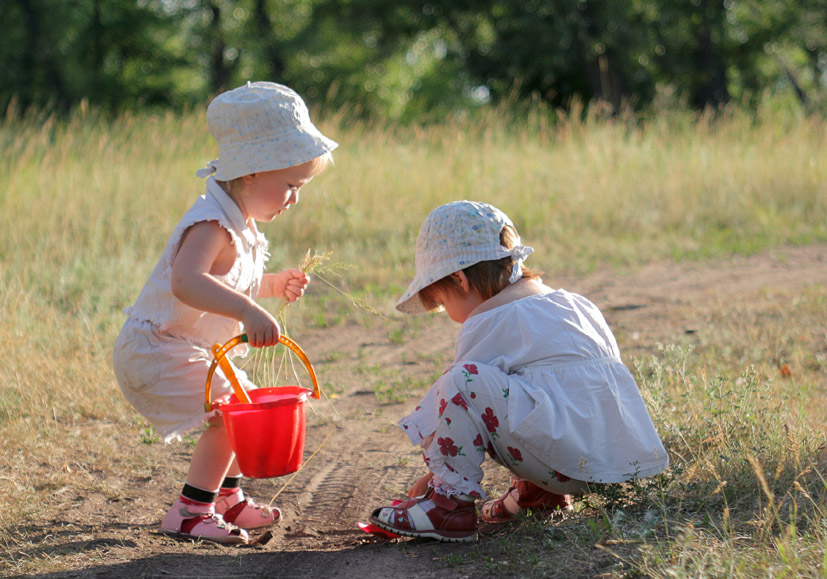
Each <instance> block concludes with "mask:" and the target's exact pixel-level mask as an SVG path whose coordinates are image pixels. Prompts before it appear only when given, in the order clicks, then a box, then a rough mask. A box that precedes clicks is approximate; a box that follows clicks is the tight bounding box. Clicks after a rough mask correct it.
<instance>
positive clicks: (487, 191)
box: [0, 102, 827, 578]
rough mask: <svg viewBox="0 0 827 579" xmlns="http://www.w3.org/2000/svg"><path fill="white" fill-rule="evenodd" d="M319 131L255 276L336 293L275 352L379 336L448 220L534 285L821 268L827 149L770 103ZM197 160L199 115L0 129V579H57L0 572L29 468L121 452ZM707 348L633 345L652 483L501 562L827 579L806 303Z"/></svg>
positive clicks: (814, 132)
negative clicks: (321, 142) (118, 362)
mask: <svg viewBox="0 0 827 579" xmlns="http://www.w3.org/2000/svg"><path fill="white" fill-rule="evenodd" d="M320 119H321V121H320V125H321V127H322V130H323V131H324V132H325V133H326V134H329V135H331V136H332V137H333V138H335V139H336V140H337V141H338V142H339V143H340V147H339V149H338V150H337V151H336V152H335V155H334V156H335V166H334V168H333V169H332V170H329V171H327V172H326V173H324V174H323V175H321V176H320V177H318V178H317V179H316V180H314V181H313V182H312V183H311V184H309V185H308V186H307V187H306V188H305V189H303V190H302V193H301V201H300V203H299V204H298V205H297V206H296V207H294V208H292V209H291V210H290V211H289V212H288V213H287V214H285V215H284V216H282V217H280V218H279V219H277V220H276V221H275V222H274V223H272V224H266V225H263V226H262V229H263V231H264V232H265V233H266V234H267V235H268V237H269V239H270V243H271V254H272V257H271V260H270V264H271V267H272V268H281V267H288V266H297V265H298V264H299V263H300V262H301V261H302V259H303V257H304V256H305V254H306V252H307V251H308V250H311V251H315V252H321V253H324V252H330V255H331V258H330V259H331V261H330V264H329V268H328V270H325V271H323V272H322V271H320V272H319V275H320V276H322V277H324V279H326V280H328V281H330V282H331V284H332V285H334V286H335V287H336V288H338V289H339V290H341V291H335V290H334V289H333V288H331V287H330V286H329V285H326V284H324V283H321V284H318V283H317V284H316V286H314V288H313V290H312V291H311V292H310V294H309V296H313V299H312V300H310V299H307V300H303V302H302V303H300V304H299V305H297V306H295V307H293V308H292V311H291V318H290V323H291V325H292V326H293V327H307V328H315V329H319V330H323V329H330V331H335V330H336V328H337V327H340V326H341V325H342V324H344V323H346V322H347V321H351V322H352V321H353V320H355V321H356V322H357V323H360V324H365V325H370V326H372V327H375V326H376V325H379V326H382V325H383V324H384V325H386V326H387V331H388V332H389V334H390V333H391V332H393V331H395V330H394V328H395V327H396V326H395V325H394V321H393V320H394V317H395V314H394V313H393V304H394V301H395V298H396V297H397V296H398V295H399V294H400V293H401V291H402V290H403V288H404V287H405V285H406V284H407V282H408V279H409V277H410V275H411V272H412V271H413V246H414V241H415V238H416V233H417V230H418V227H419V224H420V223H421V220H422V219H423V218H424V216H425V215H427V213H428V212H429V211H430V210H431V209H432V208H433V207H435V206H436V205H438V204H441V203H445V202H448V201H452V200H456V199H473V200H480V201H487V202H490V203H493V204H494V205H497V206H498V207H500V208H501V209H503V210H504V211H505V212H506V213H508V214H509V215H510V216H511V217H512V218H513V220H514V221H515V223H517V225H518V227H519V228H520V230H521V233H522V235H523V238H524V239H527V240H530V241H531V245H532V246H534V247H535V249H536V250H537V253H536V254H535V256H534V257H533V258H532V260H533V263H532V264H531V265H532V267H537V268H539V269H542V270H544V271H545V272H547V273H549V274H552V275H553V274H561V275H562V274H566V275H586V274H588V273H590V272H593V271H596V270H598V269H604V270H605V269H609V270H611V271H616V272H628V271H634V270H635V269H636V268H640V267H643V266H645V265H647V264H652V263H658V262H664V261H668V262H675V261H676V262H698V263H703V262H705V261H706V260H712V259H717V258H721V257H727V256H732V255H752V254H759V253H761V252H766V251H770V250H778V249H783V248H784V247H792V246H804V245H816V246H821V247H823V248H825V251H824V252H823V254H827V125H825V121H824V119H823V118H820V117H813V116H810V117H806V116H802V115H800V114H798V113H797V112H796V111H795V110H794V109H791V108H789V107H786V106H783V105H780V104H778V103H769V102H768V103H767V104H766V105H764V106H763V107H762V108H761V109H760V110H758V111H754V112H746V111H742V110H739V109H737V108H733V109H731V110H725V111H722V112H721V113H718V114H716V115H711V114H710V115H695V114H690V113H687V112H682V111H666V110H665V111H659V112H658V114H636V113H624V114H620V115H617V116H613V117H610V116H604V115H602V114H601V113H600V111H599V110H597V109H586V110H577V111H575V112H574V113H571V114H563V113H560V112H556V111H550V110H546V109H540V108H537V109H532V110H528V111H522V112H521V113H519V114H517V113H512V112H510V111H509V109H506V108H503V109H498V110H494V111H489V112H487V113H480V114H476V115H473V116H471V117H457V118H450V119H446V120H445V121H444V123H442V124H440V125H435V126H394V125H388V124H383V123H379V122H366V121H358V120H356V121H354V120H351V119H349V118H347V115H345V114H344V113H336V114H329V115H327V116H324V115H323V114H322V115H320ZM216 155H217V148H216V147H215V145H214V143H213V142H212V140H211V139H210V137H209V135H208V134H207V132H206V128H205V126H204V110H203V109H197V110H193V111H189V112H185V113H181V114H173V113H151V112H147V113H130V114H124V115H121V116H118V117H115V118H112V117H109V116H107V115H104V114H101V113H99V112H96V111H93V110H88V109H86V108H85V107H81V108H79V109H78V110H76V111H74V112H73V113H72V114H71V116H70V117H68V118H64V119H59V118H56V117H54V116H52V115H48V114H45V113H37V112H32V113H29V114H27V115H25V116H24V117H23V118H12V117H9V118H6V119H5V120H3V121H0V320H2V323H1V324H0V343H2V344H3V354H2V356H3V360H2V363H0V369H1V370H0V375H2V378H3V379H2V380H1V381H0V438H2V440H3V448H2V451H0V457H2V464H3V473H2V476H0V489H2V491H1V492H0V512H2V513H3V517H2V519H3V522H2V528H0V550H2V557H0V570H2V569H3V567H4V566H5V567H6V571H7V572H9V573H23V572H25V573H32V572H49V571H51V570H57V569H62V568H64V567H61V564H60V563H59V562H58V560H59V556H58V555H57V554H55V555H48V554H43V555H42V556H39V557H37V558H36V559H37V560H34V559H26V560H23V559H21V558H20V557H18V556H17V555H15V553H17V552H19V550H20V548H21V541H22V542H24V543H25V541H26V538H25V537H24V536H23V535H24V534H23V535H21V528H23V527H24V526H25V523H26V522H27V521H29V520H32V519H33V518H35V519H36V518H37V517H41V516H42V515H43V512H44V511H45V510H47V509H48V508H49V500H48V499H46V498H44V496H45V495H47V494H48V493H49V492H50V489H52V490H53V489H54V488H55V487H54V486H49V485H48V484H47V485H44V484H42V483H43V481H42V480H34V479H33V478H32V474H31V473H32V472H34V469H33V468H31V465H36V464H55V463H56V464H59V463H60V456H61V454H62V453H69V454H71V453H72V452H75V451H76V449H75V448H73V446H72V445H73V444H76V442H73V441H74V440H76V439H75V438H72V437H69V436H67V432H68V431H70V430H72V429H75V428H81V426H78V425H83V424H88V423H90V422H95V421H105V422H108V423H112V424H115V425H118V427H119V428H120V429H123V430H129V429H132V430H133V431H134V436H135V437H136V438H137V437H138V436H140V434H141V431H142V427H141V426H140V421H139V420H137V419H136V415H135V413H134V411H133V410H132V409H131V408H130V407H129V405H128V404H127V403H126V402H125V401H124V400H123V399H122V397H121V396H120V394H119V392H118V390H117V386H116V385H115V381H114V377H113V375H112V371H111V362H110V356H111V346H112V343H113V342H114V339H115V336H116V335H117V332H118V330H119V328H120V325H121V324H122V322H123V319H124V316H123V312H122V310H123V308H125V307H127V306H129V305H130V304H131V303H132V301H133V300H134V299H135V297H136V296H137V293H138V292H139V290H140V288H141V286H142V284H143V282H144V281H145V278H146V276H147V275H148V273H149V272H150V270H151V268H152V267H153V266H154V264H155V261H156V260H157V258H158V256H159V255H160V252H161V250H162V249H163V247H164V245H165V244H166V240H167V237H168V235H169V233H170V232H171V231H172V228H173V227H174V225H175V224H176V222H177V220H178V218H179V217H180V216H181V215H182V214H183V213H184V211H185V210H186V209H187V208H188V207H189V206H190V205H191V203H192V201H193V200H194V198H195V197H196V196H197V195H199V194H201V192H202V187H203V185H202V183H201V181H200V180H199V179H197V178H196V177H195V176H194V172H195V170H196V169H198V168H200V167H201V166H203V164H204V163H205V162H206V161H208V160H210V159H212V158H213V157H215V156H216ZM354 300H363V301H364V302H365V303H367V304H370V307H371V308H373V309H375V310H377V311H379V312H381V313H383V314H384V315H385V316H386V318H385V319H382V318H378V317H377V316H375V315H374V314H372V313H371V312H366V311H365V310H364V309H360V308H359V307H356V306H355V305H354ZM276 306H277V304H276ZM714 322H715V327H716V328H717V330H716V331H715V332H709V333H703V334H702V339H700V340H699V341H698V342H696V343H694V344H692V345H687V344H660V345H656V344H649V345H648V346H647V350H646V351H645V352H642V353H641V355H638V356H637V357H636V358H635V360H634V361H633V363H634V372H635V373H636V376H637V377H638V380H639V383H640V385H641V390H642V391H643V392H644V395H645V398H646V401H647V403H648V404H649V407H650V410H651V412H652V415H653V418H654V420H655V423H656V426H657V427H658V430H659V431H660V433H661V435H662V437H663V439H664V442H665V444H666V446H667V448H669V449H670V452H671V453H673V456H672V467H671V468H670V470H669V471H667V473H665V474H664V475H663V476H660V477H657V478H655V479H650V480H647V481H639V482H638V483H635V484H632V485H626V486H623V487H618V488H614V489H612V490H611V491H606V492H605V493H603V494H602V495H601V496H599V497H597V498H596V499H595V500H594V502H593V504H590V505H589V506H588V507H587V508H586V513H585V514H584V515H582V516H581V517H579V518H576V519H575V520H574V521H572V522H570V523H569V524H564V525H557V526H554V527H548V526H547V524H546V523H545V522H544V521H542V520H538V519H536V518H526V519H525V520H523V521H521V522H520V525H521V526H520V529H521V530H520V532H519V533H518V534H517V535H515V536H516V537H519V539H520V540H519V542H518V541H517V539H512V540H513V541H514V544H513V545H512V546H511V549H512V551H513V552H514V553H515V554H516V555H515V556H517V555H518V556H519V557H521V558H523V560H530V561H533V562H534V563H533V564H534V567H533V569H535V571H534V572H535V573H536V574H538V575H540V576H542V575H547V576H551V575H554V574H555V572H556V571H554V569H556V568H557V566H558V565H559V564H560V561H559V553H558V555H557V556H556V557H557V558H556V559H555V560H554V561H552V560H550V558H549V555H548V554H547V553H548V552H549V545H560V542H561V541H563V542H566V544H569V545H572V546H573V547H572V548H571V549H570V551H571V557H572V558H574V559H577V558H578V555H577V553H578V551H579V552H582V551H583V550H585V549H592V548H593V546H594V544H595V543H596V542H598V540H599V542H600V544H601V549H602V550H603V552H608V553H609V554H610V555H611V557H614V558H616V559H617V560H618V561H619V562H621V563H622V565H621V567H619V568H618V570H616V571H615V572H614V573H616V574H617V576H651V577H769V576H771V577H821V578H825V577H827V419H825V416H827V403H826V402H825V400H826V399H827V379H825V376H827V330H826V329H825V328H827V279H819V278H817V277H816V278H814V279H812V280H811V281H810V282H809V283H807V284H805V287H804V288H803V289H802V290H801V291H800V292H799V293H797V294H796V295H795V296H794V299H790V300H789V301H787V302H785V304H784V305H783V306H777V307H775V306H774V307H762V308H757V307H756V308H751V307H750V304H749V303H744V304H739V303H734V304H732V307H731V308H729V309H728V310H726V313H724V314H721V317H720V318H718V319H716V320H714ZM393 339H394V340H401V341H404V335H401V334H400V335H396V337H394V338H393ZM622 341H623V338H622V337H621V349H622V348H623V346H624V344H623V343H622ZM630 365H631V362H630ZM417 393H419V394H421V393H422V390H421V389H420V390H419V391H418V392H410V393H408V395H409V396H415V395H416V394H417ZM411 399H413V398H411ZM136 424H138V425H139V426H136ZM90 436H91V435H90ZM84 444H88V440H87V441H86V442H85V443H84ZM96 445H97V450H98V451H100V452H101V453H103V456H104V457H106V456H112V457H114V456H115V455H116V453H117V448H114V447H112V446H111V445H109V444H107V443H106V442H105V441H98V442H97V443H96ZM118 460H119V461H124V460H126V461H128V460H129V459H128V458H123V457H118ZM135 460H142V459H139V458H136V459H135ZM65 474H66V473H62V474H56V475H55V476H56V477H58V476H64V475H65ZM60 484H61V485H65V484H69V485H71V483H67V482H65V481H63V482H61V483H60ZM58 486H59V485H58ZM503 540H506V541H507V540H509V539H508V537H506V538H505V539H503ZM447 563H449V564H450V563H454V564H457V565H459V564H460V563H461V561H447ZM571 564H572V565H574V566H575V567H576V566H577V565H578V564H579V563H578V562H577V561H572V562H571ZM514 569H517V567H515V568H514ZM500 571H508V569H500ZM515 572H516V571H515ZM584 573H585V572H584ZM559 576H566V575H564V574H562V575H559Z"/></svg>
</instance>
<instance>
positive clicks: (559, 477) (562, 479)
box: [552, 470, 571, 483]
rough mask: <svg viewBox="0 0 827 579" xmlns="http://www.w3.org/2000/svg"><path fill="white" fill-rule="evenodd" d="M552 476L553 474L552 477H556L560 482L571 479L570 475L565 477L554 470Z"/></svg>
mask: <svg viewBox="0 0 827 579" xmlns="http://www.w3.org/2000/svg"><path fill="white" fill-rule="evenodd" d="M552 476H554V478H555V479H557V480H558V481H560V482H561V483H564V482H568V481H570V480H571V478H570V477H567V476H566V475H564V474H560V473H559V472H557V471H556V470H555V471H554V472H553V473H552Z"/></svg>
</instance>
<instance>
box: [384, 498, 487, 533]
mask: <svg viewBox="0 0 827 579" xmlns="http://www.w3.org/2000/svg"><path fill="white" fill-rule="evenodd" d="M370 521H371V522H372V523H373V524H374V525H376V526H377V527H379V528H380V529H384V530H385V531H390V532H391V533H396V534H398V535H405V536H407V537H429V538H431V539H436V540H438V541H447V542H454V543H459V542H466V541H473V540H474V539H476V538H477V511H476V509H475V508H474V499H472V498H471V497H469V496H467V495H455V496H452V497H446V496H445V495H442V494H440V493H438V492H436V491H434V489H428V492H427V493H425V495H424V496H421V497H415V498H412V499H408V500H407V501H404V502H401V503H399V504H398V505H394V506H392V507H380V508H378V509H376V510H375V511H373V514H372V515H371V516H370Z"/></svg>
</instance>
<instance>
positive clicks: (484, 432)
mask: <svg viewBox="0 0 827 579" xmlns="http://www.w3.org/2000/svg"><path fill="white" fill-rule="evenodd" d="M436 386H437V392H438V396H437V405H438V407H437V408H436V409H434V411H435V412H436V413H438V415H439V422H438V425H437V429H436V431H435V432H434V436H433V438H432V440H431V443H430V445H429V446H428V447H427V448H426V449H425V452H424V458H425V462H426V464H427V465H428V467H429V468H430V470H431V472H433V473H434V475H435V476H434V480H433V482H432V486H434V488H436V489H437V490H438V491H441V492H443V494H453V493H463V494H467V495H469V496H471V497H474V498H482V497H483V496H484V491H483V489H482V486H481V483H482V478H483V474H484V473H483V471H482V462H483V460H484V458H485V453H486V451H488V452H489V453H490V454H491V455H492V456H493V457H494V458H497V457H498V456H500V455H501V454H502V452H503V451H504V450H505V449H506V448H507V444H504V442H507V441H508V435H507V430H506V428H505V427H506V418H507V416H508V394H509V376H508V375H507V374H505V373H503V372H502V371H500V370H499V369H498V368H495V367H492V366H484V365H482V364H476V363H469V364H463V365H458V366H454V367H453V368H451V369H450V370H449V371H448V372H446V373H445V374H443V375H442V376H441V377H440V379H439V380H438V381H437V384H436ZM499 460H502V459H499ZM506 466H507V465H506Z"/></svg>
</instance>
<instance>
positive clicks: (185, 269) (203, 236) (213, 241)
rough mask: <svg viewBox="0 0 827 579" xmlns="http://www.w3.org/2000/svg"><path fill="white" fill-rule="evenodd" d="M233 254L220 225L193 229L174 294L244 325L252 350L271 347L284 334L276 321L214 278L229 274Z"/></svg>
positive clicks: (178, 263)
mask: <svg viewBox="0 0 827 579" xmlns="http://www.w3.org/2000/svg"><path fill="white" fill-rule="evenodd" d="M233 251H234V250H233V248H232V244H231V242H230V235H229V233H227V231H225V230H224V229H222V228H221V226H219V225H218V223H216V222H213V221H205V222H201V223H196V224H195V225H193V226H192V227H190V228H189V229H188V230H187V232H186V234H185V235H184V238H183V240H182V241H181V247H180V248H179V250H178V255H176V257H175V261H174V263H173V266H172V293H173V294H174V295H175V297H177V298H178V299H179V300H181V301H182V302H184V303H185V304H187V305H188V306H190V307H193V308H195V309H198V310H203V311H206V312H210V313H213V314H219V315H222V316H226V317H228V318H233V319H236V320H239V321H241V322H242V323H243V324H244V331H245V332H246V333H247V337H248V338H249V343H250V345H251V346H253V347H256V348H260V347H263V346H272V345H274V344H276V343H277V342H278V339H279V335H280V333H281V332H280V329H279V326H278V324H277V323H276V320H275V318H273V316H272V315H270V313H269V312H267V311H266V310H265V309H263V308H262V307H261V306H259V305H258V304H256V303H255V301H253V299H252V298H250V297H249V296H246V295H244V294H242V293H240V292H237V291H235V290H233V289H231V288H229V287H227V286H226V285H224V284H223V283H221V282H220V281H219V280H218V279H216V277H215V276H216V275H221V274H223V273H226V271H228V270H229V267H230V265H231V264H232V259H229V260H228V256H229V255H232V254H231V253H230V252H233Z"/></svg>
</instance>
